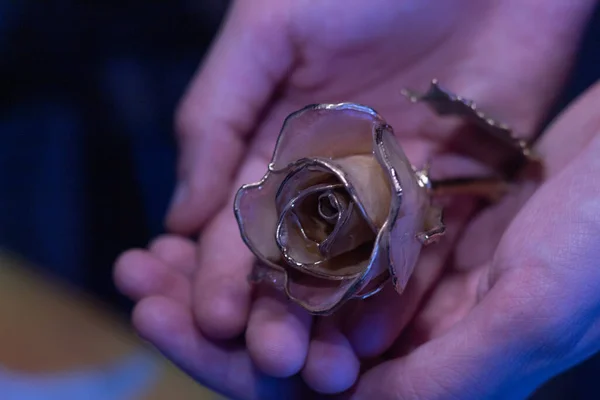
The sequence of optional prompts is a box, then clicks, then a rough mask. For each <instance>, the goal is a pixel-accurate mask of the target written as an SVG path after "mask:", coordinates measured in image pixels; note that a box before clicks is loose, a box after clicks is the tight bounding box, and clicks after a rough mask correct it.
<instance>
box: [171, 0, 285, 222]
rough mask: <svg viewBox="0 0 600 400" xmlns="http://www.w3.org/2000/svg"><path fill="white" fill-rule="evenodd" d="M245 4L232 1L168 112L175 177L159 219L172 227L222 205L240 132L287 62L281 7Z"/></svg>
mask: <svg viewBox="0 0 600 400" xmlns="http://www.w3.org/2000/svg"><path fill="white" fill-rule="evenodd" d="M251 3H252V4H251ZM251 3H249V2H246V1H237V2H234V4H233V7H232V9H231V11H230V13H229V15H228V17H227V19H226V22H225V25H224V27H223V29H222V32H221V33H220V34H219V36H218V38H217V40H216V42H215V44H214V46H213V47H212V49H211V50H210V53H209V55H208V57H207V59H206V62H205V63H204V65H203V66H202V67H201V68H200V70H199V72H198V74H197V76H196V77H195V78H194V80H193V82H192V84H191V86H190V88H189V90H188V92H187V94H186V95H185V97H184V99H183V101H182V103H181V106H180V108H179V110H178V113H177V116H176V131H177V134H178V138H179V147H180V153H181V154H180V168H179V169H180V181H179V184H178V187H177V189H176V191H175V194H174V197H173V200H172V205H171V208H170V211H169V213H168V216H167V220H166V223H167V226H168V227H169V229H171V230H173V231H175V232H178V233H184V234H190V233H195V231H196V230H197V229H198V228H199V227H200V226H201V225H202V224H203V223H204V222H205V221H206V220H207V219H208V218H209V217H210V216H211V215H212V214H213V213H214V212H215V211H216V209H217V208H218V207H220V206H221V205H222V202H223V201H224V200H225V198H226V197H227V195H228V194H229V190H230V184H231V180H232V178H233V176H234V173H235V171H236V168H237V166H238V163H239V162H240V159H241V157H242V155H243V153H244V147H245V146H244V141H245V136H247V135H248V134H249V133H250V132H251V131H252V130H253V128H254V125H255V124H256V123H257V117H258V115H259V114H260V113H261V111H262V109H263V107H264V106H265V104H266V103H267V102H268V100H269V98H270V97H271V95H272V93H273V91H274V88H275V87H276V85H277V84H278V82H279V81H280V80H282V79H283V77H284V75H285V73H286V71H287V70H288V69H289V67H290V65H291V62H292V53H291V49H292V46H291V45H289V43H288V36H287V33H286V26H285V22H286V21H287V18H285V16H284V15H279V14H281V13H282V12H284V10H283V7H278V6H276V5H274V4H273V3H269V4H270V5H269V7H268V8H267V10H268V12H259V11H255V10H260V9H261V8H260V5H259V4H254V3H256V2H251ZM255 6H256V7H255Z"/></svg>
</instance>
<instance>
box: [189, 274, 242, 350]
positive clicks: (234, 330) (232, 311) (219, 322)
mask: <svg viewBox="0 0 600 400" xmlns="http://www.w3.org/2000/svg"><path fill="white" fill-rule="evenodd" d="M213 289H217V290H213ZM238 289H239V288H237V287H233V288H232V287H231V286H230V285H227V284H225V285H216V286H214V287H212V288H205V290H201V291H199V292H197V293H196V298H195V302H194V316H195V317H196V320H197V322H198V326H199V327H200V330H201V331H202V333H204V334H205V335H206V336H207V337H210V338H211V339H215V340H226V339H232V338H234V337H236V336H239V335H240V334H242V332H243V331H244V329H245V328H246V323H247V321H248V307H249V304H248V302H249V296H248V295H246V294H245V293H240V292H239V290H238Z"/></svg>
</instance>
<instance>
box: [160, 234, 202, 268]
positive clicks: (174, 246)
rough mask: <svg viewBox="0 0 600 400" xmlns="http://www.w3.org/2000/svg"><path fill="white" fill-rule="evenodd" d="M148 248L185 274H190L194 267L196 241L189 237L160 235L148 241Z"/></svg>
mask: <svg viewBox="0 0 600 400" xmlns="http://www.w3.org/2000/svg"><path fill="white" fill-rule="evenodd" d="M148 250H149V251H150V253H152V254H154V255H155V256H156V257H157V258H159V259H161V260H163V261H164V262H165V263H166V264H167V265H170V266H172V267H173V268H175V269H177V270H178V271H179V272H181V273H182V274H183V275H185V276H188V277H189V276H191V274H192V272H193V271H194V270H195V269H196V265H197V263H196V243H194V242H193V241H191V240H190V239H187V238H183V237H179V236H175V235H162V236H160V237H158V238H156V239H154V240H153V241H152V242H151V243H150V245H149V246H148Z"/></svg>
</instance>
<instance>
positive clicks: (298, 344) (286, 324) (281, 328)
mask: <svg viewBox="0 0 600 400" xmlns="http://www.w3.org/2000/svg"><path fill="white" fill-rule="evenodd" d="M311 322H312V317H311V316H310V315H309V314H308V313H307V312H306V311H304V310H303V309H301V308H300V307H299V306H297V305H295V304H291V303H290V302H288V301H287V300H286V299H285V298H282V296H280V295H278V294H277V293H274V291H269V292H266V293H263V294H262V295H261V296H259V297H258V298H257V300H256V301H255V303H254V305H253V307H252V311H251V314H250V320H249V322H248V329H247V331H246V345H247V347H248V352H249V353H250V356H251V358H252V361H253V362H254V363H255V364H256V366H257V367H258V368H259V369H260V370H261V371H263V372H264V373H265V374H267V375H270V376H273V377H277V378H287V377H290V376H292V375H295V374H297V373H298V372H299V371H300V370H301V369H302V367H303V366H304V362H305V360H306V356H307V352H308V343H309V336H310V326H311Z"/></svg>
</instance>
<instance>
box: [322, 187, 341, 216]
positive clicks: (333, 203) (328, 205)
mask: <svg viewBox="0 0 600 400" xmlns="http://www.w3.org/2000/svg"><path fill="white" fill-rule="evenodd" d="M340 208H341V205H340V200H339V199H338V198H337V196H336V194H335V193H333V192H327V193H323V194H321V195H320V196H319V199H318V205H317V209H318V212H319V215H320V216H321V218H323V219H324V220H325V221H327V222H329V223H335V222H336V221H337V218H338V216H339V215H340V212H341V210H340Z"/></svg>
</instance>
